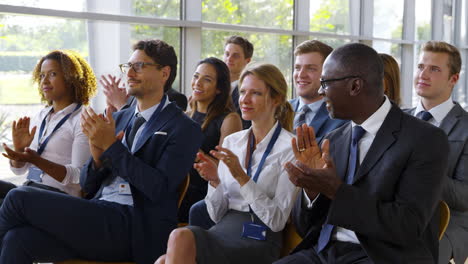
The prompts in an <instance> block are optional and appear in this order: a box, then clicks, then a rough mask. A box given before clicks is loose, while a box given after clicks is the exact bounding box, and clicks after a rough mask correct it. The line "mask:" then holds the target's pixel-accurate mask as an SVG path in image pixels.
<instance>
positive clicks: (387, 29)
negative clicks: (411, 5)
mask: <svg viewBox="0 0 468 264" xmlns="http://www.w3.org/2000/svg"><path fill="white" fill-rule="evenodd" d="M403 4H404V1H403V0H393V1H388V0H375V1H374V37H377V38H386V39H401V38H402V36H403V35H402V33H403V30H402V29H403Z"/></svg>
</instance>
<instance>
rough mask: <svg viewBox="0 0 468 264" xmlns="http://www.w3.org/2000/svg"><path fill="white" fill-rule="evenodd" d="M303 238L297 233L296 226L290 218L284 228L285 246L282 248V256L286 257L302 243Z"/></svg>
mask: <svg viewBox="0 0 468 264" xmlns="http://www.w3.org/2000/svg"><path fill="white" fill-rule="evenodd" d="M301 241H302V238H301V237H300V236H299V234H297V232H296V227H294V224H293V223H291V220H288V223H286V226H285V227H284V230H283V248H282V249H281V257H285V256H287V255H289V253H291V251H292V250H293V249H294V248H295V247H296V246H297V245H299V243H301Z"/></svg>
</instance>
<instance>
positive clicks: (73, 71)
mask: <svg viewBox="0 0 468 264" xmlns="http://www.w3.org/2000/svg"><path fill="white" fill-rule="evenodd" d="M45 60H55V61H57V62H58V63H59V64H60V67H61V69H62V72H63V76H64V79H65V85H66V86H67V87H69V88H71V89H73V102H75V103H82V104H84V105H87V104H88V103H89V100H90V99H91V98H92V97H93V95H94V94H95V93H96V91H97V81H96V76H95V75H94V72H93V69H92V68H91V66H90V65H89V64H88V62H87V61H86V60H85V59H84V58H83V57H81V55H80V54H78V53H77V52H75V51H72V50H54V51H51V52H50V53H49V54H47V55H45V56H44V57H42V58H41V59H40V60H39V62H38V63H37V64H36V67H35V68H34V71H33V76H32V78H33V82H34V83H37V85H38V89H39V94H40V95H41V101H42V102H46V103H47V105H51V104H52V102H51V101H47V100H46V98H45V96H44V92H43V91H42V89H41V67H42V63H43V62H44V61H45Z"/></svg>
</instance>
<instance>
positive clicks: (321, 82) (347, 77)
mask: <svg viewBox="0 0 468 264" xmlns="http://www.w3.org/2000/svg"><path fill="white" fill-rule="evenodd" d="M349 78H361V77H360V76H357V75H351V76H345V77H341V78H336V79H328V80H325V79H322V78H320V86H322V89H323V90H325V91H326V90H327V89H328V87H327V83H329V82H337V81H342V80H346V79H349Z"/></svg>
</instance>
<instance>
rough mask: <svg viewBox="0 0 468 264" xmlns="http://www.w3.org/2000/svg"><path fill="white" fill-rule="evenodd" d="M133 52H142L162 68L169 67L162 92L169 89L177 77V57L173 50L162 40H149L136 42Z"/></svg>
mask: <svg viewBox="0 0 468 264" xmlns="http://www.w3.org/2000/svg"><path fill="white" fill-rule="evenodd" d="M133 50H134V51H135V50H143V51H144V52H145V54H146V55H148V56H149V57H151V59H153V61H154V62H156V63H157V64H159V65H161V66H163V67H165V66H169V68H170V69H171V73H170V74H169V78H168V79H167V81H166V83H165V84H164V92H167V91H168V90H169V89H171V87H172V83H173V82H174V80H175V78H176V75H177V55H176V53H175V51H174V48H173V47H172V46H171V45H169V44H167V43H166V42H164V41H162V40H159V39H150V40H140V41H138V42H137V43H136V44H135V45H133Z"/></svg>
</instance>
